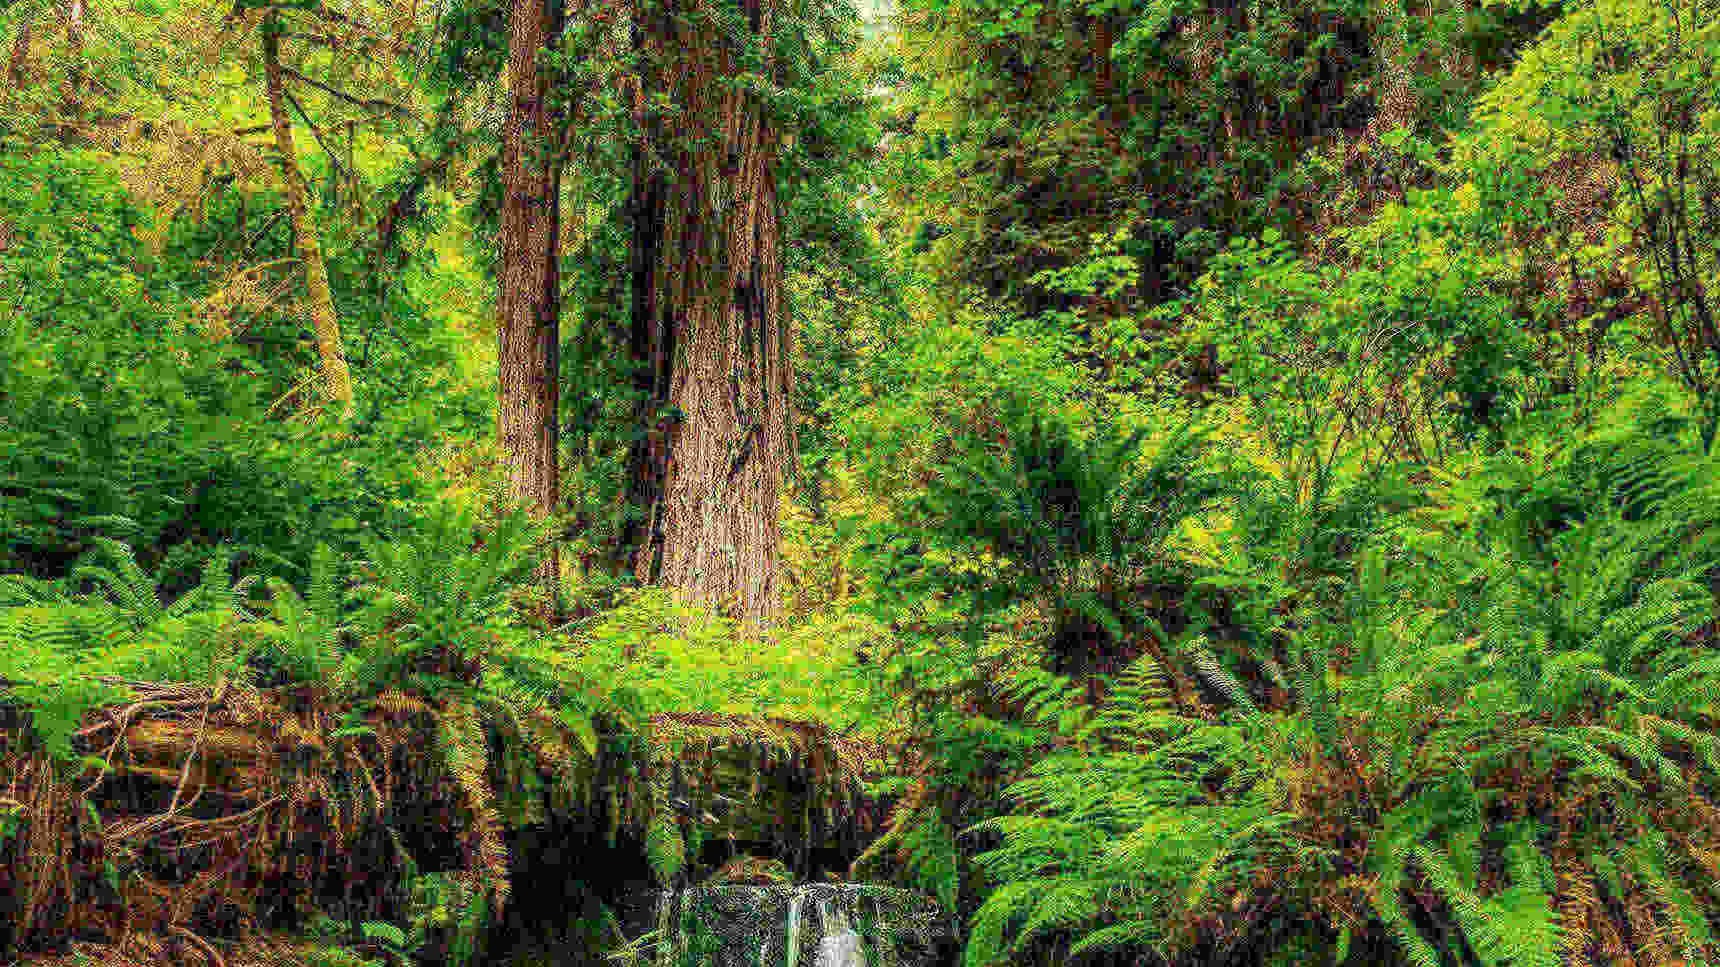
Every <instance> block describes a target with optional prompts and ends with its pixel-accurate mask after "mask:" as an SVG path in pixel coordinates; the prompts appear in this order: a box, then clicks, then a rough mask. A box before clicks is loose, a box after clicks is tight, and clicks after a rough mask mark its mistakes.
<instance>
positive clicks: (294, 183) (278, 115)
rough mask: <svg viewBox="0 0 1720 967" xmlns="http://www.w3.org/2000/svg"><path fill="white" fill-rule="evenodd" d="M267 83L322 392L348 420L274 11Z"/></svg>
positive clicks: (347, 391) (266, 53)
mask: <svg viewBox="0 0 1720 967" xmlns="http://www.w3.org/2000/svg"><path fill="white" fill-rule="evenodd" d="M261 30H262V38H263V82H264V87H265V89H266V91H267V94H268V99H269V124H270V127H272V128H273V129H274V132H275V150H276V151H277V152H278V153H279V154H280V156H281V178H282V180H283V181H285V182H286V188H287V214H288V216H289V217H290V218H291V219H292V223H293V236H294V237H295V238H296V239H298V249H299V258H300V259H301V260H302V261H303V262H304V264H305V288H306V289H308V290H309V294H310V311H311V329H312V330H313V331H314V332H315V333H316V340H317V353H318V355H319V356H320V357H321V360H322V373H323V391H324V392H325V393H326V394H327V396H328V398H329V401H330V402H332V403H334V404H335V405H336V406H338V407H340V409H341V415H342V417H343V418H345V417H350V416H351V415H352V374H351V372H350V371H349V370H348V369H347V365H346V351H345V350H344V349H343V348H342V347H341V341H340V320H339V318H338V317H337V316H336V315H335V311H334V296H333V294H332V293H331V292H330V290H329V284H328V265H327V264H326V263H325V262H324V261H323V253H322V244H321V242H320V241H319V239H318V236H317V226H316V219H315V217H314V216H313V215H312V214H311V210H310V204H309V202H308V201H307V200H306V189H305V178H304V174H303V173H302V172H300V171H299V156H298V154H297V151H296V150H295V149H294V147H293V126H292V122H291V121H290V120H289V119H288V118H287V108H286V81H285V78H284V77H283V75H282V72H281V37H280V31H281V20H280V14H278V13H276V12H274V11H271V12H270V13H269V15H268V16H267V17H266V18H264V20H263V25H262V28H261Z"/></svg>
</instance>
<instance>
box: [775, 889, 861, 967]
mask: <svg viewBox="0 0 1720 967" xmlns="http://www.w3.org/2000/svg"><path fill="white" fill-rule="evenodd" d="M818 921H819V923H820V924H822V925H823V927H824V936H823V937H821V938H820V939H819V941H818V960H817V961H815V962H814V967H867V964H866V954H865V952H864V951H863V950H862V949H861V946H860V935H859V934H857V933H855V932H854V928H853V927H852V926H851V925H850V924H849V923H848V915H847V914H846V913H844V912H843V911H842V910H841V909H840V908H837V909H834V910H833V909H831V907H830V901H829V900H820V901H818ZM790 967H793V965H790Z"/></svg>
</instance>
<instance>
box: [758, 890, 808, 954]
mask: <svg viewBox="0 0 1720 967" xmlns="http://www.w3.org/2000/svg"><path fill="white" fill-rule="evenodd" d="M805 901H806V895H805V894H803V893H796V894H795V895H794V896H793V897H791V898H790V899H789V901H788V927H787V928H786V929H785V931H784V932H785V933H787V935H788V939H787V940H786V941H785V942H784V944H783V948H782V963H783V967H795V965H796V964H798V963H799V962H800V906H801V904H802V903H804V902H805ZM760 967H763V965H762V964H761V965H760Z"/></svg>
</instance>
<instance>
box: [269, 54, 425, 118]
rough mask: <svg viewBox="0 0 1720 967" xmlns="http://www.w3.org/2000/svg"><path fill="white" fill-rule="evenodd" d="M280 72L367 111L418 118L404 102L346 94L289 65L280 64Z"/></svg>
mask: <svg viewBox="0 0 1720 967" xmlns="http://www.w3.org/2000/svg"><path fill="white" fill-rule="evenodd" d="M281 73H282V74H285V75H286V76H287V77H290V78H292V79H293V80H295V81H303V82H304V83H306V84H309V85H310V86H312V87H314V88H316V89H317V90H319V91H322V92H323V93H325V94H327V95H329V96H330V97H333V98H335V99H337V100H341V101H345V102H346V103H348V104H351V105H353V106H354V107H361V108H364V109H365V110H367V111H385V112H387V113H389V114H393V115H396V116H399V117H404V118H410V119H412V120H414V121H416V120H418V114H417V112H415V111H413V110H412V109H411V108H409V107H407V106H406V105H404V104H397V103H395V102H394V101H388V100H384V99H382V98H379V97H371V98H365V97H358V96H357V95H354V94H348V93H347V92H345V91H343V90H341V89H340V88H338V87H335V86H333V85H331V84H324V83H323V82H322V81H319V80H317V79H316V78H314V77H306V76H305V75H303V74H301V73H299V72H298V71H296V70H293V69H292V68H291V67H288V66H286V65H285V64H283V65H281Z"/></svg>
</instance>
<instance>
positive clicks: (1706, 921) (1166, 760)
mask: <svg viewBox="0 0 1720 967" xmlns="http://www.w3.org/2000/svg"><path fill="white" fill-rule="evenodd" d="M1717 470H1720V465H1717V464H1716V462H1715V460H1714V458H1712V457H1707V456H1702V455H1701V454H1700V451H1692V450H1690V449H1689V448H1688V446H1687V445H1684V441H1681V440H1678V439H1669V438H1665V437H1656V436H1654V435H1652V434H1642V433H1640V432H1638V433H1635V434H1616V433H1615V434H1603V435H1600V436H1597V437H1595V438H1593V439H1590V440H1587V441H1586V442H1583V443H1582V444H1581V445H1579V446H1575V447H1572V448H1569V449H1568V450H1566V451H1565V452H1563V453H1562V454H1559V455H1557V456H1556V457H1555V458H1552V459H1547V460H1539V461H1537V460H1536V459H1534V458H1532V457H1524V456H1514V455H1509V454H1506V455H1500V456H1497V457H1493V458H1490V459H1489V460H1488V461H1487V463H1486V465H1485V466H1481V467H1477V468H1474V469H1473V470H1472V471H1471V472H1469V473H1466V474H1462V475H1453V476H1452V477H1451V478H1449V479H1450V480H1451V482H1450V483H1449V484H1448V485H1446V486H1445V487H1443V488H1441V489H1440V490H1437V491H1435V492H1433V493H1432V494H1430V500H1429V502H1428V507H1427V509H1425V510H1424V511H1421V512H1418V513H1416V514H1413V515H1411V516H1409V517H1407V518H1402V519H1400V520H1399V521H1398V522H1397V523H1396V525H1395V526H1394V527H1393V528H1392V529H1391V530H1390V531H1389V532H1387V533H1385V534H1383V535H1382V536H1381V537H1380V539H1379V540H1378V541H1377V543H1376V544H1375V545H1373V546H1371V547H1370V548H1368V549H1367V550H1366V552H1365V553H1363V554H1362V555H1361V557H1360V558H1359V560H1358V562H1357V566H1356V569H1355V572H1354V575H1353V577H1352V579H1351V583H1350V586H1349V589H1348V591H1347V592H1346V595H1345V601H1346V602H1347V604H1345V605H1344V608H1343V615H1342V616H1341V620H1338V621H1321V622H1318V623H1313V624H1310V625H1308V626H1306V627H1300V628H1298V627H1293V626H1292V627H1289V628H1287V629H1286V628H1285V627H1283V626H1280V633H1281V634H1288V636H1289V637H1290V639H1291V640H1290V642H1289V646H1288V647H1289V651H1290V653H1291V654H1292V655H1293V656H1294V661H1293V662H1292V664H1293V666H1295V667H1293V668H1291V669H1289V671H1290V672H1291V674H1290V675H1289V676H1287V678H1288V680H1287V682H1286V684H1288V685H1290V686H1291V690H1292V701H1291V703H1290V704H1289V705H1288V706H1287V707H1285V708H1282V709H1262V708H1260V707H1258V706H1257V705H1256V704H1255V703H1254V702H1252V701H1250V700H1249V696H1248V692H1247V690H1245V689H1239V688H1232V687H1229V686H1226V685H1225V684H1224V683H1223V682H1222V681H1213V682H1210V683H1209V685H1210V686H1211V687H1209V689H1208V692H1209V694H1211V695H1213V696H1214V697H1215V698H1217V699H1220V700H1221V701H1220V709H1219V710H1220V713H1221V714H1220V715H1219V716H1218V717H1216V718H1202V717H1190V716H1188V715H1187V714H1186V713H1184V712H1183V710H1182V709H1180V708H1179V706H1178V704H1177V703H1176V702H1175V701H1174V696H1173V695H1172V693H1171V689H1170V686H1169V683H1168V679H1167V678H1166V677H1165V676H1164V675H1163V673H1162V671H1161V670H1160V669H1158V668H1157V667H1156V666H1154V665H1153V664H1152V663H1151V662H1150V661H1146V660H1143V662H1142V663H1140V664H1138V665H1137V666H1136V667H1134V668H1131V669H1130V671H1129V672H1128V673H1127V674H1125V675H1123V676H1121V677H1119V678H1118V679H1117V680H1116V682H1115V687H1114V688H1113V689H1112V690H1111V691H1110V694H1109V697H1108V699H1107V700H1106V701H1105V702H1104V703H1103V704H1101V705H1100V706H1099V707H1098V709H1097V710H1096V712H1095V714H1093V715H1092V716H1091V717H1090V719H1088V721H1086V722H1085V724H1083V725H1081V726H1079V727H1077V728H1074V729H1069V730H1066V731H1065V733H1064V734H1065V739H1064V740H1063V743H1064V744H1063V746H1062V748H1061V749H1060V750H1059V751H1057V752H1055V753H1054V754H1052V755H1051V756H1049V757H1047V758H1045V759H1043V760H1042V761H1040V762H1039V763H1037V764H1036V765H1034V766H1033V767H1032V769H1031V770H1030V771H1029V772H1028V774H1027V775H1026V776H1025V778H1023V779H1022V780H1020V781H1019V782H1017V783H1016V784H1015V785H1013V786H1012V787H1011V789H1010V797H1011V799H1012V801H1013V803H1014V810H1013V811H1012V812H1011V813H1010V814H1008V815H1005V816H1000V817H997V818H994V819H991V820H989V821H987V822H985V823H982V824H980V825H979V826H977V827H975V829H974V832H975V833H990V834H994V835H996V836H1000V837H1001V842H1000V845H998V846H997V847H996V848H994V849H991V850H989V851H987V852H985V853H983V854H982V855H980V856H979V857H978V858H977V865H978V867H979V868H980V869H981V870H982V871H983V872H984V873H985V875H986V876H987V877H988V878H989V881H990V882H991V883H993V884H995V888H994V889H992V890H991V891H990V893H989V895H988V896H987V898H986V900H985V902H984V905H983V906H982V907H981V908H980V909H979V911H978V913H977V915H976V916H975V917H974V919H973V936H972V939H971V941H970V944H969V948H968V952H967V962H968V963H969V964H972V965H976V967H977V965H983V964H993V963H1013V962H1018V961H1019V960H1021V959H1028V958H1030V957H1031V956H1034V954H1033V952H1034V951H1039V952H1041V953H1043V952H1044V951H1046V950H1057V951H1061V952H1062V955H1064V956H1069V957H1073V958H1077V959H1079V958H1082V957H1084V956H1085V957H1091V956H1093V955H1094V953H1095V952H1097V951H1101V950H1105V949H1112V948H1122V949H1125V950H1136V951H1145V950H1151V951H1156V952H1157V954H1158V956H1159V957H1161V958H1163V959H1165V960H1169V961H1173V962H1179V961H1186V962H1211V961H1210V958H1213V957H1220V958H1223V959H1225V961H1226V962H1235V959H1236V958H1247V959H1255V958H1259V959H1262V960H1264V959H1270V958H1273V957H1278V958H1282V962H1286V963H1288V962H1296V961H1297V958H1298V957H1300V956H1302V954H1301V953H1298V952H1299V951H1301V952H1305V951H1307V950H1310V949H1314V950H1324V951H1327V952H1328V953H1330V952H1332V951H1337V952H1338V954H1337V957H1336V962H1344V961H1345V958H1346V957H1350V958H1352V959H1351V960H1350V961H1349V962H1353V963H1360V962H1363V959H1356V958H1364V959H1366V960H1367V961H1368V962H1373V961H1377V960H1382V959H1383V960H1389V961H1393V962H1403V963H1412V964H1416V965H1420V967H1436V965H1442V964H1447V963H1452V962H1455V961H1454V960H1453V958H1454V957H1459V958H1462V959H1463V961H1464V962H1474V963H1480V964H1484V965H1501V967H1503V965H1526V964H1545V965H1554V964H1562V963H1589V962H1592V961H1593V960H1594V959H1595V958H1602V957H1608V956H1616V955H1617V954H1618V952H1621V951H1624V950H1634V951H1637V956H1639V957H1643V956H1647V957H1648V958H1649V959H1650V960H1652V961H1654V962H1666V963H1672V962H1703V961H1712V960H1714V959H1716V957H1720V946H1717V945H1716V940H1715V936H1716V935H1715V930H1716V929H1717V928H1720V918H1716V917H1715V915H1714V913H1713V911H1715V910H1716V909H1720V894H1717V893H1716V887H1715V883H1716V882H1717V881H1716V876H1715V874H1716V872H1720V868H1717V866H1716V855H1720V854H1716V852H1715V850H1716V847H1717V846H1720V839H1717V838H1716V833H1715V826H1714V820H1715V819H1716V818H1720V811H1717V810H1716V808H1715V805H1714V803H1713V801H1712V798H1711V796H1712V793H1711V790H1712V789H1713V788H1716V786H1715V785H1714V784H1715V783H1716V782H1720V771H1716V770H1717V767H1720V739H1716V737H1715V731H1714V729H1715V725H1716V723H1715V720H1714V718H1713V715H1714V704H1713V702H1714V696H1715V695H1716V693H1717V689H1720V678H1717V677H1716V676H1717V675H1720V662H1717V661H1716V659H1714V657H1713V653H1712V647H1713V643H1714V635H1715V618H1716V603H1715V594H1714V591H1713V587H1712V584H1711V583H1710V582H1711V581H1712V579H1713V577H1714V575H1715V574H1716V573H1720V487H1717V486H1716V484H1715V480H1717V479H1720V474H1717V473H1716V471H1717ZM1268 640H1270V639H1268ZM1180 651H1181V653H1183V654H1185V655H1189V656H1191V661H1192V664H1194V665H1195V666H1196V667H1197V668H1200V667H1201V666H1202V665H1203V664H1205V662H1203V660H1202V659H1201V658H1200V655H1201V654H1202V650H1201V646H1200V645H1199V643H1198V641H1197V640H1194V639H1191V640H1189V641H1188V642H1186V643H1185V644H1184V646H1183V647H1182V648H1181V649H1180ZM1257 658H1258V662H1259V665H1260V666H1264V664H1265V663H1266V662H1267V661H1269V660H1270V658H1269V656H1257ZM1298 669H1300V671H1298ZM1286 923H1289V924H1298V925H1299V926H1295V927H1293V928H1291V929H1286V928H1285V927H1284V925H1285V924H1286ZM1089 962H1090V961H1089Z"/></svg>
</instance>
